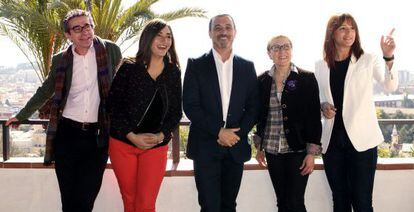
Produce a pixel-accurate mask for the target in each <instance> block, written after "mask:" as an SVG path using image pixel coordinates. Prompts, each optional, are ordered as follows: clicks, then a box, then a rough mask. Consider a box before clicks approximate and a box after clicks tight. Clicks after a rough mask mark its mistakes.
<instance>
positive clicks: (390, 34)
mask: <svg viewBox="0 0 414 212" xmlns="http://www.w3.org/2000/svg"><path fill="white" fill-rule="evenodd" d="M394 31H395V28H394V27H393V28H392V29H391V31H390V33H388V36H392V33H394Z"/></svg>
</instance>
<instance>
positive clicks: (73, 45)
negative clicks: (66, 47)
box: [72, 42, 95, 56]
mask: <svg viewBox="0 0 414 212" xmlns="http://www.w3.org/2000/svg"><path fill="white" fill-rule="evenodd" d="M75 48H76V46H75V44H72V53H73V55H76V56H82V55H80V54H78V53H77V52H76V51H75ZM94 51H95V48H94V47H93V42H92V44H91V46H89V49H88V52H87V53H86V54H89V53H90V52H94Z"/></svg>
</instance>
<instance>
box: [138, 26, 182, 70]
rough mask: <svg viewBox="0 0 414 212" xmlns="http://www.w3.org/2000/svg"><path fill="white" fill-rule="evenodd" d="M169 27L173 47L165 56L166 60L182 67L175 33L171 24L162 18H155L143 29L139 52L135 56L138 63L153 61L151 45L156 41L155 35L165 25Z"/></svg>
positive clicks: (143, 63)
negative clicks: (176, 49)
mask: <svg viewBox="0 0 414 212" xmlns="http://www.w3.org/2000/svg"><path fill="white" fill-rule="evenodd" d="M166 26H167V27H168V28H169V29H170V31H171V47H170V49H168V52H167V54H166V55H165V57H164V60H166V61H168V63H169V64H170V65H173V66H176V67H180V64H179V62H178V57H177V53H176V51H175V42H174V35H173V33H172V30H171V27H170V25H168V24H167V23H166V22H165V21H164V20H162V19H154V20H151V21H149V22H148V23H147V24H146V25H145V27H144V30H142V33H141V37H140V38H139V47H138V52H137V55H136V57H135V61H136V63H137V64H141V65H145V66H148V65H149V64H150V62H151V45H152V42H153V41H154V38H155V36H157V35H158V33H159V32H160V31H161V30H162V29H164V27H166Z"/></svg>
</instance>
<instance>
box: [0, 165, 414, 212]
mask: <svg viewBox="0 0 414 212" xmlns="http://www.w3.org/2000/svg"><path fill="white" fill-rule="evenodd" d="M413 194H414V170H396V171H383V170H381V171H377V174H376V181H375V191H374V208H375V211H376V212H390V211H396V212H397V211H398V212H413V211H414V201H413ZM306 205H307V209H308V211H311V212H314V211H317V212H330V211H331V202H330V190H329V187H328V185H327V182H326V178H325V174H324V172H323V171H315V172H314V173H313V174H312V175H311V177H310V179H309V184H308V189H307V193H306ZM59 209H60V198H59V190H58V187H57V181H56V177H55V173H54V170H53V169H6V168H3V169H0V211H2V212H3V211H4V212H56V211H59ZM237 209H238V210H237V211H239V212H252V211H256V212H267V211H276V209H275V196H274V193H273V188H272V186H271V183H270V178H269V176H268V174H267V171H264V170H258V171H253V170H251V171H245V172H244V176H243V181H242V186H241V190H240V193H239V197H238V208H237ZM157 211H158V212H195V211H199V207H198V203H197V192H196V189H195V184H194V178H193V177H165V178H164V181H163V185H162V187H161V191H160V195H159V198H158V202H157ZM94 212H122V202H121V196H120V194H119V189H118V186H117V183H116V178H115V176H114V174H113V171H112V170H110V169H108V170H106V172H105V176H104V181H103V186H102V189H101V192H100V193H99V196H98V199H97V201H96V203H95V210H94Z"/></svg>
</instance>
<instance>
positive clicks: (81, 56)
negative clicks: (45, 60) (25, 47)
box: [6, 10, 122, 212]
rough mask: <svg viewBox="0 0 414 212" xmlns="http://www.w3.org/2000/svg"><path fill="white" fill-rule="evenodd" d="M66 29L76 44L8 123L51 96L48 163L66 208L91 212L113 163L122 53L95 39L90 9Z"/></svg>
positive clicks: (70, 19) (74, 15)
mask: <svg viewBox="0 0 414 212" xmlns="http://www.w3.org/2000/svg"><path fill="white" fill-rule="evenodd" d="M63 28H64V31H65V36H66V38H67V39H68V40H70V41H71V42H72V44H71V45H70V46H69V47H68V48H67V49H66V50H64V51H63V52H61V53H59V54H57V55H55V56H54V57H53V59H52V65H51V70H50V73H49V76H48V78H47V79H46V80H45V81H44V82H43V84H42V85H41V87H39V88H38V90H37V91H36V93H35V94H34V96H33V97H32V98H31V99H30V100H29V102H28V103H27V104H26V106H25V107H24V108H23V109H22V110H21V111H20V112H19V113H18V114H17V115H16V117H12V118H10V119H9V120H8V121H7V123H6V125H9V124H11V123H12V122H18V121H20V120H25V119H27V118H29V117H30V116H31V115H32V114H33V113H34V112H35V111H36V110H37V109H39V108H40V107H41V106H42V105H43V104H44V103H45V102H46V101H47V100H48V99H49V98H52V105H51V113H50V121H49V126H48V129H47V138H46V154H45V163H46V164H50V163H51V162H53V161H55V171H56V175H57V179H58V183H59V188H60V193H61V200H62V210H63V211H64V212H91V211H92V209H93V204H94V201H95V199H96V196H97V195H98V192H99V189H100V187H101V183H102V176H103V173H104V170H105V167H106V162H107V159H108V152H107V146H108V127H109V126H108V117H107V114H106V109H105V107H106V104H107V102H106V100H107V96H108V91H109V87H110V84H111V81H112V78H113V75H114V73H115V68H116V66H117V65H118V63H119V62H120V60H121V58H122V55H121V51H120V49H119V47H118V46H117V45H115V44H114V43H112V42H110V41H107V40H103V39H101V38H99V37H97V36H95V34H94V22H93V19H92V16H91V14H90V13H89V12H87V11H84V10H72V11H69V12H68V14H67V15H66V16H65V18H64V20H63Z"/></svg>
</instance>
